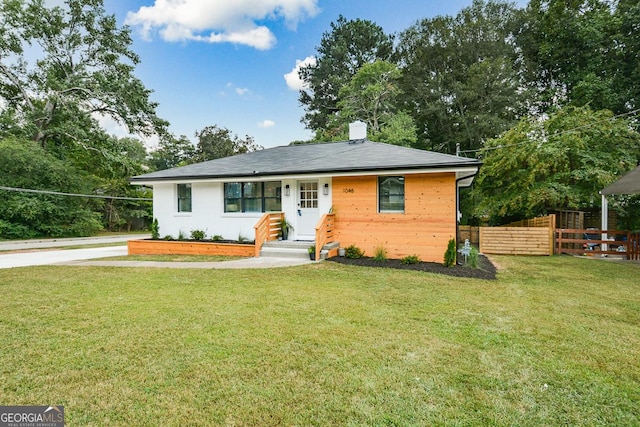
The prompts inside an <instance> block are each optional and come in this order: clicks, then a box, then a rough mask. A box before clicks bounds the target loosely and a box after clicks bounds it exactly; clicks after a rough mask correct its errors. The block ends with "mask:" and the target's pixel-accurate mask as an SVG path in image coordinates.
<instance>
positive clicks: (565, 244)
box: [555, 228, 640, 260]
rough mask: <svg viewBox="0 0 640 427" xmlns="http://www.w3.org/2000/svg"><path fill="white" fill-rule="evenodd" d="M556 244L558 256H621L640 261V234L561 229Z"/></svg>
mask: <svg viewBox="0 0 640 427" xmlns="http://www.w3.org/2000/svg"><path fill="white" fill-rule="evenodd" d="M555 242H556V248H555V251H556V253H557V254H574V255H575V254H578V255H588V256H608V255H620V256H623V257H625V258H627V259H630V260H640V233H632V232H630V231H620V230H593V229H572V228H570V229H567V228H559V229H557V230H556V239H555Z"/></svg>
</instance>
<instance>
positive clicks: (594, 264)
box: [0, 257, 640, 426]
mask: <svg viewBox="0 0 640 427" xmlns="http://www.w3.org/2000/svg"><path fill="white" fill-rule="evenodd" d="M497 260H498V262H499V264H501V265H502V266H503V267H505V270H503V271H501V272H500V273H499V275H498V280H497V281H480V280H471V279H455V278H450V277H446V276H439V275H431V274H425V273H420V272H410V271H399V270H391V269H382V268H376V269H367V268H357V267H349V266H343V265H339V264H335V263H320V264H313V265H309V266H304V267H296V268H287V269H273V270H259V269H256V270H213V271H212V270H192V269H189V270H170V269H139V270H137V269H118V268H90V267H51V266H48V267H34V268H19V269H9V270H0V292H1V293H2V295H3V298H1V299H0V361H1V362H0V403H1V404H12V405H48V404H62V405H64V406H65V415H66V416H67V425H69V426H79V425H82V426H85V425H89V426H92V425H93V426H102V425H142V426H144V425H148V426H155V425H169V426H171V425H236V426H245V425H246V426H254V425H260V426H270V425H273V426H279V425H347V426H360V425H402V426H406V425H409V426H411V425H416V426H423V425H443V426H445V425H446V426H450V425H460V426H468V425H480V426H484V425H500V426H501V425H518V426H537V425H589V426H591V425H602V426H610V425H616V426H624V425H629V426H631V425H637V424H638V419H640V409H639V408H640V281H638V275H639V273H640V268H639V267H638V265H628V264H625V265H620V264H613V263H608V262H605V261H597V260H585V259H577V258H570V257H552V258H546V257H544V258H542V257H541V258H528V257H518V258H516V257H500V258H497Z"/></svg>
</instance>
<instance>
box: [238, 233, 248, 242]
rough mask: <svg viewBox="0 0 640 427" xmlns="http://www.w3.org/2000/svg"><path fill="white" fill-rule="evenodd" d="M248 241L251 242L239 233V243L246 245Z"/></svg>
mask: <svg viewBox="0 0 640 427" xmlns="http://www.w3.org/2000/svg"><path fill="white" fill-rule="evenodd" d="M247 240H249V239H247V238H246V237H244V236H243V235H242V233H239V234H238V243H244V242H246V241H247Z"/></svg>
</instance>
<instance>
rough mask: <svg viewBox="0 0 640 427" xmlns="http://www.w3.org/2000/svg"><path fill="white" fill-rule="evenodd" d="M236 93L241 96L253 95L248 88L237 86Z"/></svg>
mask: <svg viewBox="0 0 640 427" xmlns="http://www.w3.org/2000/svg"><path fill="white" fill-rule="evenodd" d="M236 93H237V94H238V95H240V96H243V95H251V91H250V90H249V89H247V88H244V87H237V88H236Z"/></svg>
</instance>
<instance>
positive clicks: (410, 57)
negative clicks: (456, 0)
mask: <svg viewBox="0 0 640 427" xmlns="http://www.w3.org/2000/svg"><path fill="white" fill-rule="evenodd" d="M514 18H515V8H514V6H513V5H511V4H508V3H503V2H497V1H488V2H484V1H477V0H476V1H474V2H473V4H472V5H471V6H469V7H466V8H464V9H462V10H461V11H460V12H459V13H458V14H457V15H456V16H455V17H452V16H437V17H435V18H427V19H423V20H422V21H419V22H417V23H416V24H414V25H413V26H411V27H409V28H408V29H407V30H405V31H403V32H402V33H401V35H400V38H399V42H398V46H397V49H396V58H397V60H398V63H399V64H402V78H401V82H400V88H401V89H402V91H403V93H404V96H403V101H404V104H405V105H406V106H407V110H406V111H407V112H408V113H410V114H411V115H412V116H413V119H414V121H415V123H416V126H417V129H418V131H417V135H418V137H419V140H418V142H417V144H416V147H418V148H425V149H429V150H434V151H439V152H445V153H450V154H454V153H455V152H456V144H460V148H461V149H462V150H473V149H478V148H481V147H482V144H483V142H484V140H486V139H487V138H494V137H496V136H498V135H499V134H500V133H501V132H503V131H505V130H507V129H508V128H509V127H511V126H512V125H513V124H514V123H515V122H516V120H517V118H518V115H519V114H520V113H521V112H523V111H524V108H525V105H526V104H525V101H526V100H527V99H528V97H527V93H526V91H525V90H523V89H524V87H523V86H522V84H521V78H520V77H519V75H518V68H517V64H516V62H515V58H517V54H516V48H517V47H516V46H515V45H514V44H513V43H511V42H510V39H511V26H512V24H513V22H514Z"/></svg>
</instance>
